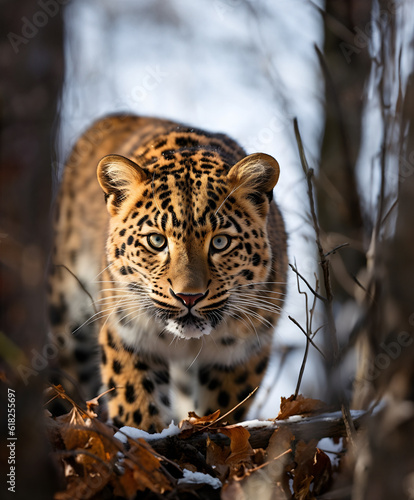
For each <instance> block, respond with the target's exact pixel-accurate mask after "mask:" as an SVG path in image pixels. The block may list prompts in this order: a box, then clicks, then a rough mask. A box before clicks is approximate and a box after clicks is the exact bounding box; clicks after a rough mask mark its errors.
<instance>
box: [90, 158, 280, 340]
mask: <svg viewBox="0 0 414 500" xmlns="http://www.w3.org/2000/svg"><path fill="white" fill-rule="evenodd" d="M137 162H139V159H138V160H137ZM144 163H145V162H144ZM278 177H279V166H278V163H277V162H276V160H275V159H274V158H272V157H271V156H269V155H266V154H262V153H256V154H252V155H250V156H246V157H244V158H242V159H241V160H239V161H236V162H235V163H229V162H228V161H226V162H224V161H223V159H222V157H220V156H219V155H217V154H215V153H214V152H211V151H196V152H194V153H193V154H187V155H186V154H185V152H183V151H181V152H175V153H174V154H173V155H172V157H168V158H165V157H163V158H159V159H157V161H155V160H154V161H153V162H152V163H151V162H150V163H147V164H146V165H145V166H144V165H138V164H137V163H136V162H133V161H131V160H129V159H127V158H125V157H122V156H119V155H109V156H106V157H105V158H103V159H102V160H101V162H100V163H99V166H98V180H99V183H100V185H101V187H102V189H103V191H104V193H105V196H106V203H107V207H108V211H109V213H110V216H111V218H110V229H109V237H108V244H107V255H108V265H109V271H110V274H111V277H112V280H113V281H114V283H115V288H117V289H119V290H120V291H119V292H118V293H119V297H120V298H119V307H120V308H121V309H123V313H124V317H125V318H126V319H127V320H128V321H130V322H133V321H138V320H141V319H142V318H143V317H145V318H146V320H148V317H150V318H156V320H157V321H158V323H160V324H161V325H162V327H161V329H165V330H166V331H168V332H170V333H172V334H174V335H176V336H177V337H180V338H186V339H189V338H199V337H201V336H203V335H209V334H210V333H211V332H212V331H213V330H214V329H215V328H217V327H218V325H219V324H221V323H222V322H223V321H230V320H231V321H235V320H240V322H244V323H246V322H247V321H248V320H246V318H245V317H244V316H245V313H244V312H243V311H246V310H247V311H249V308H250V310H251V311H250V312H251V317H252V318H253V321H255V320H256V318H255V316H254V314H255V313H254V311H253V309H254V308H255V303H254V300H253V295H252V290H254V288H255V287H256V286H259V287H261V288H262V289H263V287H264V284H265V283H266V282H267V281H269V275H270V273H271V266H272V255H271V253H272V252H271V248H270V244H269V239H268V228H267V218H268V213H269V207H270V204H271V199H272V192H273V188H274V186H275V185H276V183H277V180H278ZM122 290H125V292H122ZM243 297H244V298H243ZM260 300H262V299H257V300H256V306H260ZM250 321H252V320H250Z"/></svg>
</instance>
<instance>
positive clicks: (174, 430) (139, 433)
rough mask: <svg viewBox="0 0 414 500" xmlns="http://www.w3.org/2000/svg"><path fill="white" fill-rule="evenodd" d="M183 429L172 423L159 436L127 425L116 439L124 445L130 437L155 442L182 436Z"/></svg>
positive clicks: (116, 435)
mask: <svg viewBox="0 0 414 500" xmlns="http://www.w3.org/2000/svg"><path fill="white" fill-rule="evenodd" d="M180 432H181V429H180V428H179V427H178V425H175V424H174V422H171V423H170V425H169V426H168V427H166V428H165V429H163V430H162V431H161V432H159V433H157V434H149V433H148V432H145V431H143V430H141V429H137V428H136V427H128V426H127V425H126V426H124V427H121V429H119V431H118V432H117V433H116V434H115V436H114V437H115V438H116V439H119V441H121V442H122V443H126V442H127V441H128V437H130V438H132V439H140V438H142V439H145V441H154V440H155V439H163V438H167V437H171V436H176V435H177V434H180Z"/></svg>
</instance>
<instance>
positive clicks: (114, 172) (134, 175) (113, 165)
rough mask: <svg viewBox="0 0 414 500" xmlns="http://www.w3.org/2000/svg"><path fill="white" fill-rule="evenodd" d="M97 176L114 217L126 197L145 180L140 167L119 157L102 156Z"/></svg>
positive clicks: (145, 176)
mask: <svg viewBox="0 0 414 500" xmlns="http://www.w3.org/2000/svg"><path fill="white" fill-rule="evenodd" d="M97 176H98V182H99V184H100V185H101V188H102V189H103V191H104V193H105V199H106V203H107V207H108V211H109V213H110V214H111V215H115V214H116V213H117V212H118V210H119V207H120V206H121V204H122V203H123V202H124V201H125V200H126V199H127V198H128V196H129V195H130V194H131V193H132V192H133V191H134V190H135V189H136V188H137V187H138V185H139V184H141V183H142V182H143V181H145V180H146V179H147V174H146V173H145V172H144V170H142V168H141V167H140V166H138V165H137V164H136V163H134V162H133V161H131V160H129V159H128V158H125V157H124V156H120V155H108V156H104V157H103V158H102V160H101V161H100V162H99V164H98V170H97Z"/></svg>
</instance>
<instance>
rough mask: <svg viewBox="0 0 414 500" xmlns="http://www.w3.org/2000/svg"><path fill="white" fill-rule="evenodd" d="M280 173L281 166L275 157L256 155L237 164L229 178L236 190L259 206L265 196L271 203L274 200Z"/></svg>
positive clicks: (231, 170) (228, 175)
mask: <svg viewBox="0 0 414 500" xmlns="http://www.w3.org/2000/svg"><path fill="white" fill-rule="evenodd" d="M279 172H280V169H279V164H278V162H277V161H276V160H275V159H274V158H273V156H270V155H267V154H265V153H254V154H252V155H249V156H246V157H245V158H243V159H242V160H240V161H239V162H238V163H236V165H234V167H232V168H231V169H230V171H229V173H228V174H227V177H228V179H229V180H230V182H231V183H232V184H233V185H234V188H235V189H237V190H238V191H241V193H243V194H245V195H246V196H247V197H248V198H250V199H251V200H252V201H256V202H257V203H256V204H259V202H260V200H261V199H263V195H266V197H267V198H268V199H269V201H270V200H271V199H272V196H273V188H274V187H275V186H276V184H277V181H278V180H279ZM263 201H264V200H263Z"/></svg>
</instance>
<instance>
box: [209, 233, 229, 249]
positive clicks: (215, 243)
mask: <svg viewBox="0 0 414 500" xmlns="http://www.w3.org/2000/svg"><path fill="white" fill-rule="evenodd" d="M230 243H231V238H230V236H227V235H225V234H218V235H217V236H214V238H213V239H212V240H211V247H212V249H213V250H215V251H216V252H223V250H226V249H227V248H228V247H229V246H230Z"/></svg>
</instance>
